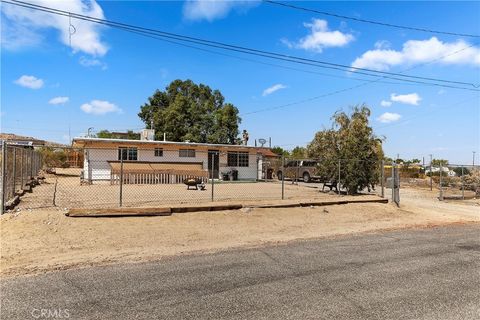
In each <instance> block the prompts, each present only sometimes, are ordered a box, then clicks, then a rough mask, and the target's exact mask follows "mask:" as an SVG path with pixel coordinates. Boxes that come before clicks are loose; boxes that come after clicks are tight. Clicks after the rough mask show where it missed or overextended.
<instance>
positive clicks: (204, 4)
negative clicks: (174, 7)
mask: <svg viewBox="0 0 480 320" xmlns="http://www.w3.org/2000/svg"><path fill="white" fill-rule="evenodd" d="M259 3H260V2H259V1H257V0H243V1H225V0H189V1H186V2H185V3H184V5H183V17H184V18H185V19H187V20H194V21H198V20H207V21H213V20H215V19H221V18H224V17H226V16H227V15H228V13H229V12H230V11H231V10H233V9H236V10H248V9H250V8H251V7H253V6H256V5H258V4H259Z"/></svg>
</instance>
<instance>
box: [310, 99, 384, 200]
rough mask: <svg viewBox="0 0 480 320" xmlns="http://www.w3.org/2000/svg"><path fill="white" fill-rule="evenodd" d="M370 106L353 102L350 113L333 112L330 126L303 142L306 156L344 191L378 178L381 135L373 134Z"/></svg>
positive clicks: (351, 190) (374, 181)
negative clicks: (315, 160) (354, 105)
mask: <svg viewBox="0 0 480 320" xmlns="http://www.w3.org/2000/svg"><path fill="white" fill-rule="evenodd" d="M369 117H370V109H369V108H368V107H367V106H365V105H361V106H356V107H354V108H353V110H352V112H351V113H350V114H347V113H345V112H340V111H339V112H336V113H335V114H334V115H333V117H332V120H333V124H332V128H331V129H327V130H322V131H319V132H317V133H316V134H315V137H314V139H313V141H312V142H311V143H310V144H309V145H308V146H307V155H308V156H309V157H314V158H319V159H321V160H320V161H319V166H318V174H319V175H320V176H322V177H323V178H324V179H327V180H330V181H337V180H338V166H339V163H340V168H341V170H340V181H341V185H342V186H343V187H344V188H346V190H347V193H349V194H355V193H357V192H359V191H361V190H363V189H364V188H369V187H371V186H372V185H374V184H375V183H377V182H378V179H379V165H380V162H381V160H382V159H383V158H384V154H383V150H382V139H380V138H379V137H377V136H375V135H374V134H373V129H372V128H371V127H370V125H369V122H368V118H369Z"/></svg>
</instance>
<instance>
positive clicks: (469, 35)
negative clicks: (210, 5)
mask: <svg viewBox="0 0 480 320" xmlns="http://www.w3.org/2000/svg"><path fill="white" fill-rule="evenodd" d="M263 2H266V3H269V4H273V5H277V6H282V7H285V8H290V9H294V10H299V11H306V12H313V13H317V14H321V15H325V16H330V17H335V18H340V19H346V20H352V21H357V22H363V23H369V24H374V25H380V26H384V27H391V28H398V29H405V30H414V31H421V32H427V33H435V34H445V35H450V36H460V37H470V38H480V35H476V34H468V33H459V32H450V31H439V30H433V29H427V28H420V27H410V26H404V25H397V24H392V23H387V22H381V21H374V20H367V19H361V18H356V17H351V16H345V15H341V14H336V13H331V12H326V11H320V10H315V9H311V8H306V7H300V6H297V5H293V4H288V3H285V2H278V1H273V0H263Z"/></svg>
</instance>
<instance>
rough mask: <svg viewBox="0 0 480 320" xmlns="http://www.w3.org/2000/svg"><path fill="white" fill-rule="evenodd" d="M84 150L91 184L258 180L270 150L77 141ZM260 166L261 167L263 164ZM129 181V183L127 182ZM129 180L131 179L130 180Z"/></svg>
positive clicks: (218, 146) (74, 140)
mask: <svg viewBox="0 0 480 320" xmlns="http://www.w3.org/2000/svg"><path fill="white" fill-rule="evenodd" d="M73 147H75V148H82V149H83V150H84V165H83V179H84V180H85V181H88V182H90V183H92V182H95V181H101V180H103V181H110V182H111V183H112V184H116V183H118V181H119V180H118V179H119V175H120V172H122V175H123V177H124V182H126V183H142V184H143V183H148V184H155V183H179V182H181V181H183V179H184V178H185V177H192V176H193V177H198V178H201V179H203V180H207V179H210V178H212V177H213V178H214V179H221V178H224V177H225V174H226V173H232V172H233V171H235V172H236V175H235V176H236V178H238V180H256V179H257V178H258V171H259V165H260V168H261V160H262V158H263V157H264V155H263V154H265V152H267V150H266V148H260V147H254V146H245V145H227V144H210V143H193V142H173V141H152V140H126V139H105V138H88V137H81V138H74V139H73ZM259 163H260V164H259ZM125 179H127V181H125ZM128 179H129V180H128Z"/></svg>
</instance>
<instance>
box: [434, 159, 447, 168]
mask: <svg viewBox="0 0 480 320" xmlns="http://www.w3.org/2000/svg"><path fill="white" fill-rule="evenodd" d="M432 166H434V167H440V166H442V167H445V166H448V160H445V159H433V160H432Z"/></svg>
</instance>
